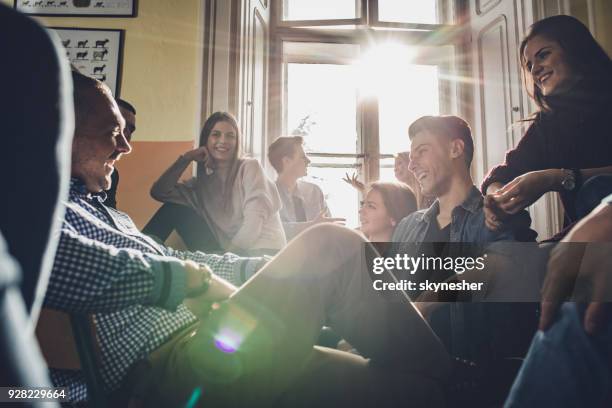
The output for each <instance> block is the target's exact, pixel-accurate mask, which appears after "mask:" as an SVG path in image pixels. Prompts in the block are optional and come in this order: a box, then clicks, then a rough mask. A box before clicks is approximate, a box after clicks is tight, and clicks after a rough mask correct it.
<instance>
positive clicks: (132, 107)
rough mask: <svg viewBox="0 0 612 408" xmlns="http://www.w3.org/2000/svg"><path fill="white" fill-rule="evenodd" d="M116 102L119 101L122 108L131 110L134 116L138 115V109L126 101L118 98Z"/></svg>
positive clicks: (118, 103)
mask: <svg viewBox="0 0 612 408" xmlns="http://www.w3.org/2000/svg"><path fill="white" fill-rule="evenodd" d="M116 101H117V105H119V106H120V107H122V108H124V109H127V110H129V111H130V112H132V113H133V114H134V115H135V114H136V108H135V107H134V105H132V104H131V103H129V102H128V101H126V100H125V99H121V98H117V99H116Z"/></svg>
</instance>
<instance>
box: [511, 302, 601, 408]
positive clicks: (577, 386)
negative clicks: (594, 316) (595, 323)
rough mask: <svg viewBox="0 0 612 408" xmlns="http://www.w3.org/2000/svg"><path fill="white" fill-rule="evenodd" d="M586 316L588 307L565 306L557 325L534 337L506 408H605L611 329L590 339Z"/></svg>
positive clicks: (571, 304)
mask: <svg viewBox="0 0 612 408" xmlns="http://www.w3.org/2000/svg"><path fill="white" fill-rule="evenodd" d="M583 316H584V306H583V305H576V304H574V303H566V304H564V305H563V306H562V308H561V310H560V312H559V318H558V320H557V321H556V322H555V324H554V325H553V326H552V327H551V328H549V329H548V330H547V331H546V332H542V331H539V332H538V333H537V334H536V335H535V337H534V339H533V342H532V343H531V348H530V349H529V353H528V354H527V357H526V359H525V361H524V363H523V366H522V367H521V370H520V372H519V374H518V376H517V378H516V380H515V382H514V385H513V386H512V389H511V391H510V395H509V396H508V399H507V400H506V404H505V407H507V408H510V407H521V408H524V407H555V408H562V407H600V406H603V405H602V403H603V401H604V399H605V398H606V395H607V392H608V388H609V386H610V380H611V378H612V377H611V368H612V358H611V357H612V324H608V326H607V327H606V328H605V329H602V330H601V331H600V332H599V333H598V334H596V335H595V336H590V335H588V334H587V333H586V332H585V331H584V329H583V325H582V320H583Z"/></svg>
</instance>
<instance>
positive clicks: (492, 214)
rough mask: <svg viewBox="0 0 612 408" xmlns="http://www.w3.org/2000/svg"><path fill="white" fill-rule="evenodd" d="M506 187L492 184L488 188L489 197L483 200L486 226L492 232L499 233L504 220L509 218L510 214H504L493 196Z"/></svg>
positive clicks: (496, 183)
mask: <svg viewBox="0 0 612 408" xmlns="http://www.w3.org/2000/svg"><path fill="white" fill-rule="evenodd" d="M503 186H504V185H503V184H502V183H500V182H495V183H491V184H490V185H489V187H487V195H486V196H485V197H484V200H483V210H484V215H485V225H486V226H487V228H488V229H490V230H491V231H497V230H498V229H500V228H501V226H502V225H503V222H504V220H505V219H506V218H507V217H508V214H506V213H505V212H503V211H502V210H501V208H499V206H498V205H497V202H496V201H495V200H494V199H493V196H494V195H495V194H496V193H497V191H499V189H501V188H502V187H503Z"/></svg>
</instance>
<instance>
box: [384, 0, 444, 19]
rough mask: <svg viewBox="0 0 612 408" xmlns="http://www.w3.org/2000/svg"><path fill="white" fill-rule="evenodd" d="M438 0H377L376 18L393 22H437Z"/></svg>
mask: <svg viewBox="0 0 612 408" xmlns="http://www.w3.org/2000/svg"><path fill="white" fill-rule="evenodd" d="M438 1H439V0H409V1H408V0H400V1H398V0H378V20H380V21H389V22H393V23H415V24H438V22H439V20H438V17H437V15H438V13H437V3H438Z"/></svg>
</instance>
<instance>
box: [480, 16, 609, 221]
mask: <svg viewBox="0 0 612 408" xmlns="http://www.w3.org/2000/svg"><path fill="white" fill-rule="evenodd" d="M520 58H521V65H522V67H523V74H524V82H525V88H526V90H527V92H528V94H529V95H530V96H531V98H533V100H534V102H535V103H536V105H537V107H538V112H537V113H536V114H535V115H534V117H533V118H531V119H530V120H531V125H530V126H529V129H528V130H527V132H526V133H525V135H524V136H523V138H522V139H521V141H520V142H519V144H518V145H517V146H516V148H515V149H513V150H511V151H509V152H508V153H507V154H506V160H505V163H503V164H501V165H499V166H497V167H495V168H493V169H492V170H491V171H490V172H489V175H488V176H487V177H486V178H485V180H484V182H483V184H482V192H483V194H485V195H487V197H486V199H485V214H486V222H487V226H488V227H489V228H491V229H497V228H499V227H500V226H501V225H502V224H503V222H504V219H505V218H506V217H507V216H508V215H509V214H515V213H517V212H518V211H520V210H522V209H524V208H526V207H528V206H529V205H531V204H532V203H533V202H535V201H536V200H537V199H538V198H540V197H541V196H542V195H543V194H544V193H546V192H549V191H558V192H559V193H560V196H561V201H562V202H563V206H564V209H565V225H564V226H566V227H567V226H569V225H570V224H571V223H573V222H575V221H576V220H578V219H579V218H580V217H582V216H584V212H585V211H586V210H584V209H580V207H581V197H582V196H584V194H585V189H586V188H587V185H586V184H589V185H590V186H593V183H592V182H591V183H586V181H587V180H589V179H591V178H593V177H595V176H597V177H598V178H599V179H600V180H599V181H601V178H602V177H608V178H610V177H611V176H610V175H612V154H611V152H612V137H611V135H610V130H609V129H610V117H612V63H611V62H610V58H609V56H608V55H607V54H606V52H605V51H604V50H603V49H602V48H601V46H600V45H599V44H598V43H597V41H595V39H594V38H593V36H592V35H591V33H590V32H589V30H588V28H587V27H585V26H584V25H583V24H582V23H581V22H580V21H578V20H577V19H575V18H573V17H570V16H554V17H549V18H546V19H544V20H541V21H538V22H536V23H535V24H533V25H532V26H531V27H530V29H529V31H528V33H527V36H526V37H525V38H524V39H523V41H522V43H521V46H520ZM583 181H584V182H585V183H583ZM583 184H585V185H584V188H581V187H583ZM596 186H597V188H596V190H597V191H595V194H596V195H598V194H599V195H602V197H600V200H601V198H603V197H604V196H605V195H606V192H608V193H609V192H612V191H609V187H607V186H611V187H612V182H604V183H601V182H599V183H596ZM591 190H592V187H591ZM591 193H592V192H589V194H591Z"/></svg>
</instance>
